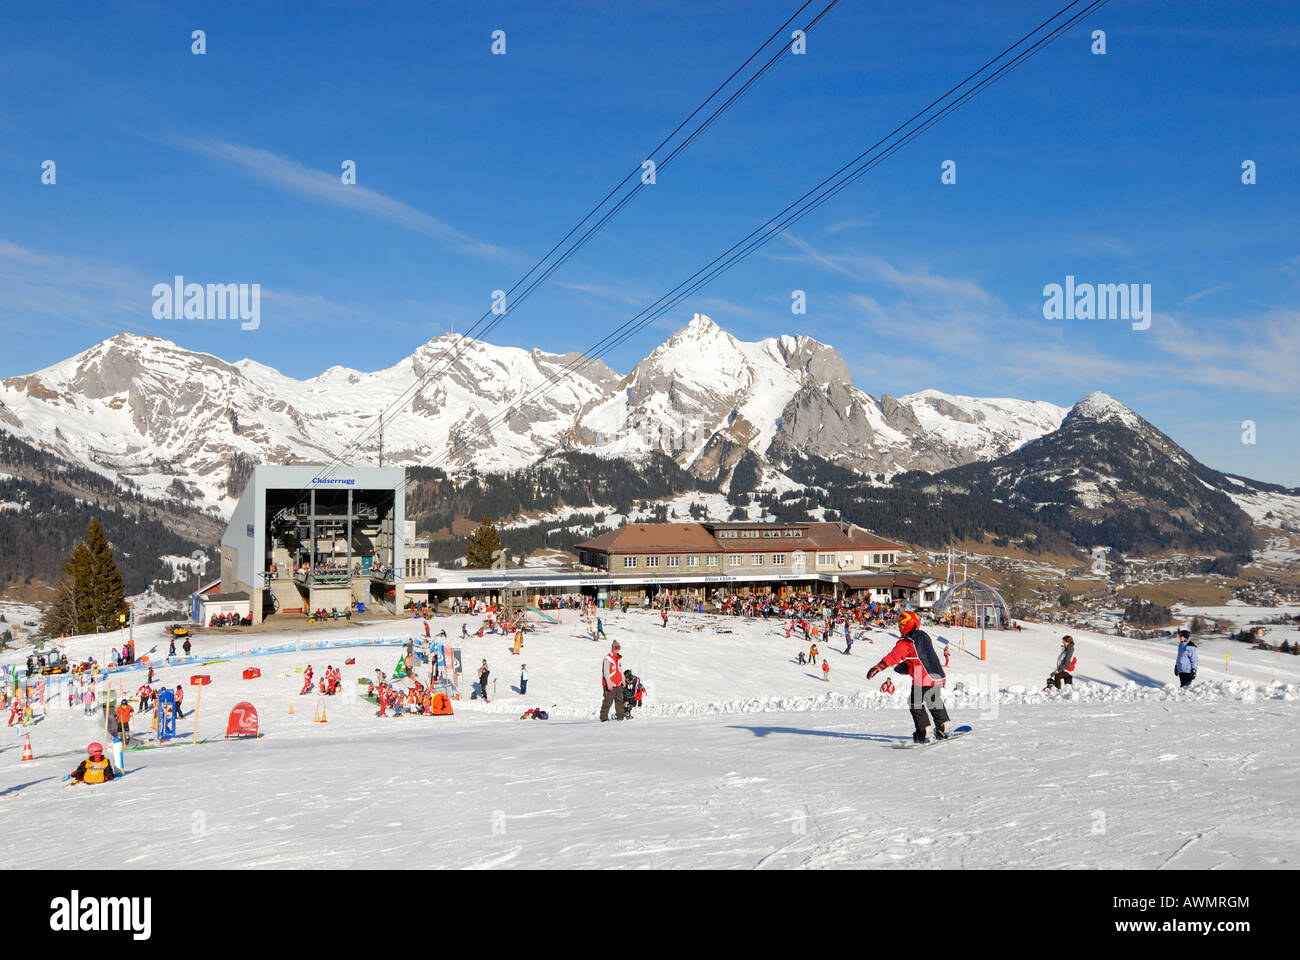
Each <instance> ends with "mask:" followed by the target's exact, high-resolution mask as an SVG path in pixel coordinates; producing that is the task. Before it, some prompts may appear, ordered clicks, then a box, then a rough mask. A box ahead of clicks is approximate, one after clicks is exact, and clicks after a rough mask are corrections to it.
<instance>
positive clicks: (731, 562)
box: [727, 553, 742, 567]
mask: <svg viewBox="0 0 1300 960" xmlns="http://www.w3.org/2000/svg"><path fill="white" fill-rule="evenodd" d="M741 559H742V558H741V556H740V554H738V553H733V554H729V555H728V556H727V566H729V567H738V566H740V561H741Z"/></svg>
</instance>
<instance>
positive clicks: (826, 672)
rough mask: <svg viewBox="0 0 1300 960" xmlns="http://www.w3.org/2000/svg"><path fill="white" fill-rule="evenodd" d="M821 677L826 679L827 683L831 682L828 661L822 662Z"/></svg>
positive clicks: (829, 663)
mask: <svg viewBox="0 0 1300 960" xmlns="http://www.w3.org/2000/svg"><path fill="white" fill-rule="evenodd" d="M822 676H824V677H825V678H826V682H827V683H830V682H831V662H830V661H829V660H823V661H822Z"/></svg>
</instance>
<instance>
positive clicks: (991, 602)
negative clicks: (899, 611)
mask: <svg viewBox="0 0 1300 960" xmlns="http://www.w3.org/2000/svg"><path fill="white" fill-rule="evenodd" d="M930 612H931V613H932V614H933V615H934V617H935V619H937V620H951V621H952V622H953V623H954V624H961V625H963V626H967V627H980V626H984V627H988V628H990V629H992V628H1003V627H1008V626H1010V625H1011V611H1010V609H1009V608H1008V607H1007V602H1006V601H1005V600H1003V599H1002V594H1000V593H998V592H997V590H995V589H993V588H992V587H990V586H989V585H988V584H987V583H985V582H984V581H982V580H963V581H962V582H961V583H958V584H954V585H953V586H951V587H949V588H948V589H947V590H945V591H944V593H943V596H941V597H940V598H939V599H938V600H936V601H935V604H934V607H933V608H932V609H931V611H930Z"/></svg>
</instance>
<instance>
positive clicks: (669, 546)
mask: <svg viewBox="0 0 1300 960" xmlns="http://www.w3.org/2000/svg"><path fill="white" fill-rule="evenodd" d="M577 549H579V550H593V551H596V552H599V553H658V552H663V553H720V552H721V548H720V547H719V546H718V544H717V542H716V541H715V540H714V539H713V537H712V536H710V535H709V531H707V530H705V529H704V527H703V526H702V525H701V524H698V523H630V524H628V525H626V526H623V527H619V528H618V529H617V530H610V531H608V532H606V533H602V534H601V535H600V536H598V537H596V538H594V539H592V540H586V541H584V542H582V543H580V544H578V546H577Z"/></svg>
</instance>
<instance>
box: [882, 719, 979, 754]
mask: <svg viewBox="0 0 1300 960" xmlns="http://www.w3.org/2000/svg"><path fill="white" fill-rule="evenodd" d="M968 733H970V726H969V725H966V724H963V725H962V726H960V727H957V728H955V729H954V730H953V731H952V733H950V734H948V736H946V737H944V738H942V739H937V738H931V739H929V740H925V741H923V742H921V743H916V742H915V741H913V742H911V743H891V744H890V746H891V747H893V748H894V749H895V750H912V749H915V748H916V747H934V746H938V745H939V744H941V743H948V742H949V741H951V740H956V739H957V738H958V737H964V736H965V735H966V734H968Z"/></svg>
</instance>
